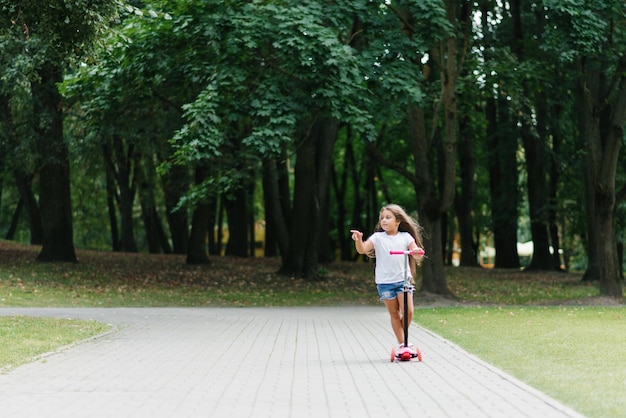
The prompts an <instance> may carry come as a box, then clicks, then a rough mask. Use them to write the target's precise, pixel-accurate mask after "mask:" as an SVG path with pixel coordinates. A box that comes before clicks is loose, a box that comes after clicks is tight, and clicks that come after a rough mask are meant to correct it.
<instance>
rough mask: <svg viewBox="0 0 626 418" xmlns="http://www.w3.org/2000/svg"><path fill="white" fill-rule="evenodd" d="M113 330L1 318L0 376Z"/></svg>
mask: <svg viewBox="0 0 626 418" xmlns="http://www.w3.org/2000/svg"><path fill="white" fill-rule="evenodd" d="M110 329H111V326H110V325H106V324H102V323H99V322H95V321H79V320H75V319H56V318H30V317H24V316H5V317H1V316H0V341H2V346H1V347H0V373H1V372H3V371H6V370H10V369H12V368H15V367H17V366H20V365H22V364H24V363H27V362H29V361H31V360H33V359H35V358H36V357H37V356H40V355H42V354H45V353H49V352H52V351H55V350H57V349H59V347H63V346H66V345H69V344H71V343H74V342H76V341H81V340H84V339H86V338H89V337H91V336H94V335H97V334H101V333H103V332H105V331H108V330H110Z"/></svg>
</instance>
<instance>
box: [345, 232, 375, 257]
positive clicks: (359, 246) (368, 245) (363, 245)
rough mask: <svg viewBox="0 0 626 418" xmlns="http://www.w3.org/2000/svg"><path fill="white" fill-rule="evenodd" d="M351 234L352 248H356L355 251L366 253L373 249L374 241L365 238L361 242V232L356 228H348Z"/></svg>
mask: <svg viewBox="0 0 626 418" xmlns="http://www.w3.org/2000/svg"><path fill="white" fill-rule="evenodd" d="M350 233H351V234H352V240H354V248H356V252H357V253H359V254H367V253H369V252H371V251H373V250H374V243H373V242H372V241H370V240H366V241H365V242H363V232H361V231H357V230H356V229H352V230H350Z"/></svg>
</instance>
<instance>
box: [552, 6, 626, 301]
mask: <svg viewBox="0 0 626 418" xmlns="http://www.w3.org/2000/svg"><path fill="white" fill-rule="evenodd" d="M544 4H545V6H546V10H545V13H546V14H547V15H548V16H549V18H550V21H551V25H549V26H547V27H546V36H545V39H546V41H545V48H546V49H548V50H550V51H553V52H555V53H557V54H559V57H560V58H561V59H562V60H563V61H565V62H568V63H572V64H573V68H574V69H575V72H576V78H577V80H576V99H577V108H578V131H579V132H578V134H579V140H580V145H581V147H582V149H583V150H584V162H583V167H584V169H583V173H582V174H583V176H584V177H583V178H584V189H585V196H584V198H585V209H586V217H587V235H588V247H587V254H588V259H589V264H588V266H587V271H586V272H585V278H586V279H588V280H593V279H597V280H598V281H599V283H600V292H601V294H603V295H607V296H613V297H616V298H619V299H621V298H623V289H622V283H621V276H620V271H621V269H620V266H619V264H618V263H619V261H618V260H619V258H618V252H617V241H616V231H615V210H616V206H615V205H616V201H617V195H619V194H620V193H622V192H621V191H619V190H618V189H617V188H616V171H617V164H618V161H619V153H620V149H621V147H622V142H623V140H624V126H625V124H626V38H625V34H626V30H625V29H626V26H625V25H626V9H624V5H623V2H621V1H614V0H606V1H593V2H591V1H589V2H587V1H585V2H581V3H576V4H574V3H567V4H562V3H560V2H556V1H546V2H544ZM624 187H626V186H624V185H622V186H621V188H622V189H623V188H624Z"/></svg>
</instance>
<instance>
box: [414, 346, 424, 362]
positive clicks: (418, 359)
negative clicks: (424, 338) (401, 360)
mask: <svg viewBox="0 0 626 418" xmlns="http://www.w3.org/2000/svg"><path fill="white" fill-rule="evenodd" d="M415 351H417V361H422V352H421V351H420V349H419V348H417V347H416V348H415Z"/></svg>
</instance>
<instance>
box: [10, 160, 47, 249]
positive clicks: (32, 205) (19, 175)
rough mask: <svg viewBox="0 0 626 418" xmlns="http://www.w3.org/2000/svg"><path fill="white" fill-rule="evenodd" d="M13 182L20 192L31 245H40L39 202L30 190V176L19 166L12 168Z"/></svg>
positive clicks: (41, 231)
mask: <svg viewBox="0 0 626 418" xmlns="http://www.w3.org/2000/svg"><path fill="white" fill-rule="evenodd" d="M13 176H14V178H15V184H16V185H17V189H18V190H19V192H20V198H21V201H22V203H23V206H24V209H25V210H26V214H27V216H28V226H29V230H30V243H31V245H41V244H42V242H43V226H42V225H41V212H40V211H39V204H38V203H37V199H36V198H35V195H34V193H33V190H32V179H31V176H30V175H28V174H26V173H25V172H24V171H22V170H21V169H19V168H16V169H15V170H13Z"/></svg>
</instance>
